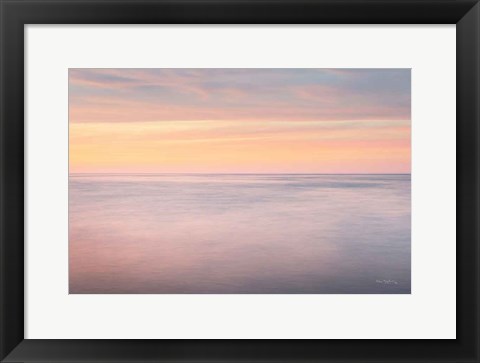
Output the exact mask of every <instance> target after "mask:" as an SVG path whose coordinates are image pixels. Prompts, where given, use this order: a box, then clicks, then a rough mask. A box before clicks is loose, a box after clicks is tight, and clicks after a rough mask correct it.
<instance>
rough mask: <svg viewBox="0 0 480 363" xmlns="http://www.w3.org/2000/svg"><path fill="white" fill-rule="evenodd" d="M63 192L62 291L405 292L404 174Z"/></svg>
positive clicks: (77, 185) (148, 182) (160, 178)
mask: <svg viewBox="0 0 480 363" xmlns="http://www.w3.org/2000/svg"><path fill="white" fill-rule="evenodd" d="M69 183H70V186H69V255H70V256H69V280H70V286H69V290H70V293H83V294H85V293H87V294H97V293H127V294H128V293H132V294H184V293H193V294H204V293H217V294H232V293H233V294H235V293H236V294H245V293H248V294H333V293H336V294H340V293H341V294H344V293H348V294H358V293H368V294H370V293H379V294H383V293H387V294H388V293H397V294H398V293H410V210H411V206H410V175H288V174H276V175H272V174H270V175H258V174H256V175H255V174H250V175H214V174H210V175H209V174H201V175H185V174H183V175H174V174H167V175H131V174H130V175H93V174H91V175H89V174H77V175H71V176H70V182H69Z"/></svg>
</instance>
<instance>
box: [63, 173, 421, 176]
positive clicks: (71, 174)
mask: <svg viewBox="0 0 480 363" xmlns="http://www.w3.org/2000/svg"><path fill="white" fill-rule="evenodd" d="M85 174H88V175H412V173H411V172H410V173H89V172H85V173H69V174H68V175H69V176H73V175H85Z"/></svg>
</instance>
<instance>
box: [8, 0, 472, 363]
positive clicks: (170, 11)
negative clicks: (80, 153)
mask: <svg viewBox="0 0 480 363" xmlns="http://www.w3.org/2000/svg"><path fill="white" fill-rule="evenodd" d="M0 12H1V43H0V44H1V55H0V60H1V77H0V79H1V98H0V99H1V101H0V102H1V104H0V110H1V122H0V126H1V129H0V137H1V159H0V160H1V165H0V175H1V182H0V201H1V222H0V223H1V236H0V238H1V240H0V242H1V253H0V256H1V266H0V267H1V269H0V272H1V281H0V282H1V296H0V308H1V310H0V344H1V345H0V359H1V360H2V362H94V361H95V362H114V361H115V362H127V361H128V362H167V361H168V362H180V361H181V362H187V361H188V362H200V361H201V362H220V361H222V362H302V361H312V362H313V361H315V362H396V363H400V362H480V358H479V357H480V354H479V348H480V345H479V334H478V332H479V313H478V307H479V305H478V301H479V291H480V290H479V269H478V267H479V249H478V241H479V239H478V236H479V234H478V232H479V230H478V226H479V223H478V220H479V219H478V218H479V214H478V211H479V208H478V206H479V184H478V182H479V178H478V174H479V121H480V120H479V96H480V94H479V86H480V82H479V77H480V72H479V69H480V57H479V50H480V47H479V45H480V37H479V35H480V33H479V31H480V5H479V3H478V0H402V1H400V0H316V1H313V0H298V1H295V0H272V1H268V0H243V1H242V0H223V1H218V0H217V1H216V0H197V1H194V0H193V1H192V0H187V1H184V0H169V1H161V0H139V1H135V0H95V1H90V0H75V1H71V0H45V1H38V0H0ZM162 23H165V24H177V23H178V24H181V23H186V24H229V23H231V24H322V23H323V24H456V28H457V32H456V41H457V43H456V44H457V45H456V47H457V49H456V52H457V54H456V60H457V71H456V72H457V73H456V74H457V86H456V87H457V99H456V102H457V119H456V127H457V134H456V137H457V175H456V180H457V339H454V340H408V339H406V340H31V339H24V298H25V296H24V202H25V194H24V180H25V176H26V175H25V174H24V147H25V145H24V131H25V130H24V92H25V89H24V55H25V54H24V26H25V25H26V24H162ZM61 51H62V50H61V49H59V52H61ZM52 56H54V55H52ZM432 86H433V85H432ZM436 87H438V85H436ZM452 122H453V120H452ZM432 137H434V133H433V132H432ZM432 157H434V156H432ZM432 207H433V206H432ZM232 313H234V312H232ZM278 318H279V319H282V317H281V316H279V317H278ZM438 318H439V319H441V318H442V317H441V316H439V317H438ZM92 329H94V327H92Z"/></svg>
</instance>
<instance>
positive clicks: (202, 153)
mask: <svg viewBox="0 0 480 363" xmlns="http://www.w3.org/2000/svg"><path fill="white" fill-rule="evenodd" d="M410 104H411V80H410V69H339V68H332V69H313V68H308V69H306V68H303V69H295V68H288V69H278V68H274V69H268V68H262V69H252V68H248V69H247V68H245V69H234V68H217V69H213V68H203V69H201V68H198V69H185V68H159V69H131V68H129V69H118V68H115V69H114V68H111V69H110V68H105V69H93V68H88V69H86V68H74V69H70V70H69V144H70V154H69V169H70V173H340V174H343V173H345V174H352V173H353V174H356V173H361V174H363V173H365V174H368V173H379V174H389V173H410V121H411V120H410V119H411V111H410V108H411V106H410Z"/></svg>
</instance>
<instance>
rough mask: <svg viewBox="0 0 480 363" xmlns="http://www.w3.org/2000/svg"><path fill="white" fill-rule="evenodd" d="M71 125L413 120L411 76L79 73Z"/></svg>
mask: <svg viewBox="0 0 480 363" xmlns="http://www.w3.org/2000/svg"><path fill="white" fill-rule="evenodd" d="M69 98H70V99H69V102H70V121H71V122H144V121H150V122H151V121H175V120H237V121H238V120H244V121H252V120H253V121H259V120H265V121H272V120H274V121H282V120H284V121H294V120H314V121H326V120H330V121H338V120H389V119H391V120H409V119H410V70H408V69H71V70H70V72H69Z"/></svg>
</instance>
